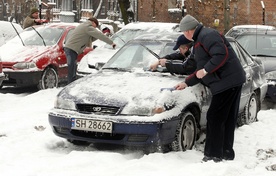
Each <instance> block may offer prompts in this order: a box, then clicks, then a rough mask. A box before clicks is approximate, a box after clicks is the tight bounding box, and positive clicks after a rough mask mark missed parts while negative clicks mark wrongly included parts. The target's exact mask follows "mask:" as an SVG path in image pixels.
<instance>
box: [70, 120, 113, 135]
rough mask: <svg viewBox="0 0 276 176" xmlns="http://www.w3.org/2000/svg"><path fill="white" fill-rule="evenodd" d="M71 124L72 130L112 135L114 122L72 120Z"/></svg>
mask: <svg viewBox="0 0 276 176" xmlns="http://www.w3.org/2000/svg"><path fill="white" fill-rule="evenodd" d="M71 122H72V125H71V128H72V129H76V130H85V131H95V132H103V133H112V122H109V121H99V120H89V119H76V118H72V119H71Z"/></svg>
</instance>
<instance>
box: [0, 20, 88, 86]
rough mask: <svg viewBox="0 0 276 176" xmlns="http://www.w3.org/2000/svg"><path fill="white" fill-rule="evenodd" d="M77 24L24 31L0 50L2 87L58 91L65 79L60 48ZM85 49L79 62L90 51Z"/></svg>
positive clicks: (63, 54)
mask: <svg viewBox="0 0 276 176" xmlns="http://www.w3.org/2000/svg"><path fill="white" fill-rule="evenodd" d="M77 25H78V24H77V23H56V24H55V23H52V24H47V25H41V26H35V27H30V28H27V29H25V30H24V31H23V32H21V33H20V35H18V36H16V37H15V38H13V39H12V40H10V41H9V42H7V43H6V44H5V45H3V46H1V47H0V58H1V59H2V64H3V72H4V74H5V79H4V81H3V82H2V85H1V86H16V87H26V86H38V88H39V89H47V88H53V87H57V86H58V83H61V82H63V81H66V79H67V61H66V57H65V53H64V51H63V45H64V43H65V41H66V39H67V37H68V36H69V35H70V33H71V32H72V31H73V30H74V29H75V27H76V26H77ZM91 50H92V49H91V48H86V49H85V50H84V52H83V53H82V54H81V55H79V57H78V62H79V61H80V60H81V58H82V57H83V56H84V55H85V54H87V53H88V52H89V51H91Z"/></svg>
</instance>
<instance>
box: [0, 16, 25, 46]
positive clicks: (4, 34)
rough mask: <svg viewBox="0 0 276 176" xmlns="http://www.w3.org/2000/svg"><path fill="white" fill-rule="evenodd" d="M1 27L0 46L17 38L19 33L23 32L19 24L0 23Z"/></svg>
mask: <svg viewBox="0 0 276 176" xmlns="http://www.w3.org/2000/svg"><path fill="white" fill-rule="evenodd" d="M0 26H1V28H0V46H2V45H4V44H5V43H6V42H7V41H9V40H10V39H12V38H13V37H15V36H16V35H17V33H20V32H22V31H23V28H22V27H21V26H20V25H19V24H17V23H12V22H8V21H0Z"/></svg>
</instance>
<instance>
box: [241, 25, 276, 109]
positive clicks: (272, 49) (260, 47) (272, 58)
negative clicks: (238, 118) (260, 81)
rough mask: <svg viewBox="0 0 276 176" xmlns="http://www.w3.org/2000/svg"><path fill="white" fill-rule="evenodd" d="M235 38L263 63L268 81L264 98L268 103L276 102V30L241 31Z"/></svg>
mask: <svg viewBox="0 0 276 176" xmlns="http://www.w3.org/2000/svg"><path fill="white" fill-rule="evenodd" d="M236 40H237V41H238V42H239V43H240V44H241V45H242V46H243V47H244V49H246V50H247V51H248V52H249V53H250V54H251V55H252V56H253V57H255V58H256V57H257V58H259V59H260V60H261V61H262V62H263V63H264V68H265V76H266V79H267V82H268V90H267V94H266V100H267V102H268V103H269V104H273V103H276V30H274V31H273V30H268V31H257V32H256V31H255V32H252V31H248V32H243V33H241V34H239V35H237V36H236Z"/></svg>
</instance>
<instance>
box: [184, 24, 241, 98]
mask: <svg viewBox="0 0 276 176" xmlns="http://www.w3.org/2000/svg"><path fill="white" fill-rule="evenodd" d="M193 40H194V42H195V43H194V53H195V60H196V62H197V70H200V69H202V68H204V69H205V70H206V71H207V72H208V74H207V75H206V76H204V77H203V78H202V79H198V78H197V77H196V75H195V74H196V71H195V72H194V73H193V74H191V75H190V76H189V77H188V78H186V80H185V83H186V84H187V85H188V86H193V85H195V84H197V83H199V82H202V83H203V84H204V85H206V86H208V87H210V90H211V92H212V94H217V93H220V92H223V91H225V90H227V89H229V88H232V87H236V86H240V85H242V84H243V83H244V82H245V72H244V70H243V68H242V66H241V63H240V61H239V59H238V58H237V55H236V53H235V52H234V50H233V48H232V47H231V45H230V44H229V42H228V41H227V40H226V38H225V37H224V36H223V35H221V34H219V32H218V31H216V30H215V29H212V28H205V27H203V26H202V25H199V26H198V27H197V28H196V30H195V33H194V35H193Z"/></svg>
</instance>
